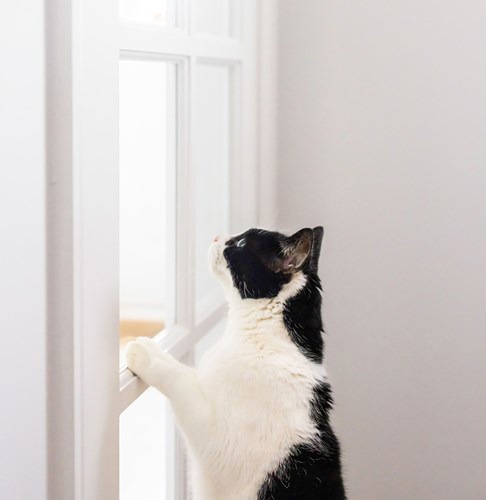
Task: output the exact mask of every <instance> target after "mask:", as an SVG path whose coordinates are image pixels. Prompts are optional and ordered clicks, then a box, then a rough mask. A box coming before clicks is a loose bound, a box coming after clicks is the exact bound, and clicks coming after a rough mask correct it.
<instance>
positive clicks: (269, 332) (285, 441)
mask: <svg viewBox="0 0 486 500" xmlns="http://www.w3.org/2000/svg"><path fill="white" fill-rule="evenodd" d="M323 233H324V231H323V228H322V227H316V228H314V229H310V228H305V229H301V230H300V231H298V232H296V233H295V234H293V235H292V236H285V235H283V234H281V233H277V232H272V231H266V230H262V229H249V230H248V231H246V232H244V233H242V234H239V235H237V236H232V237H226V238H222V237H216V238H215V239H214V241H213V243H212V244H211V246H210V249H209V265H210V269H211V271H212V273H213V274H214V276H215V277H216V278H217V279H218V280H219V281H220V283H221V284H222V285H223V289H224V291H225V295H226V297H227V300H228V303H229V311H228V323H227V329H226V332H225V334H224V335H223V337H222V338H221V339H220V340H219V342H217V343H216V345H215V346H213V347H212V348H211V349H209V350H208V351H207V352H206V354H205V355H204V356H203V359H202V361H201V363H200V366H199V367H198V369H197V370H196V369H194V368H190V367H187V366H185V365H183V364H181V363H179V362H178V361H177V360H175V359H174V358H173V357H172V356H170V355H169V354H167V353H165V352H163V351H162V349H161V348H160V347H158V345H157V344H156V343H155V342H154V341H153V340H151V339H148V338H139V339H138V340H136V341H134V342H131V343H130V344H129V345H128V347H127V351H126V359H127V363H128V366H129V368H130V369H131V370H132V371H133V372H134V373H135V374H137V375H138V376H139V377H140V378H142V380H144V381H145V382H146V383H147V384H149V385H151V386H154V387H156V388H157V389H159V390H160V391H161V392H162V393H163V394H165V395H166V396H167V397H168V398H169V400H170V402H171V404H172V407H173V410H174V413H175V415H176V419H177V423H178V425H179V427H180V429H181V430H182V433H183V434H184V436H185V438H186V441H187V444H188V449H189V455H190V458H191V460H190V462H191V472H192V474H191V477H192V483H193V495H194V499H195V500H318V499H319V500H344V499H346V492H345V488H344V484H343V478H342V472H341V459H340V445H339V442H338V440H337V438H336V436H335V434H334V432H333V430H332V428H331V426H330V422H329V414H330V410H331V408H332V397H331V389H330V385H329V381H328V378H327V375H326V371H325V368H324V366H323V347H324V346H323V336H322V333H323V327H322V320H321V284H320V279H319V277H318V275H317V268H318V259H319V254H320V249H321V242H322V237H323Z"/></svg>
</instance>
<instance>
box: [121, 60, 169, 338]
mask: <svg viewBox="0 0 486 500" xmlns="http://www.w3.org/2000/svg"><path fill="white" fill-rule="evenodd" d="M174 94H175V67H174V65H173V64H171V63H165V62H162V61H133V60H122V61H120V173H119V183H120V186H119V187H120V194H119V197H120V198H119V203H120V333H121V340H122V345H124V344H125V343H126V342H127V341H128V340H129V339H131V338H134V337H136V336H138V335H143V336H151V335H155V334H156V333H158V332H160V331H161V330H162V329H163V328H164V327H165V326H167V322H168V320H169V313H170V311H169V304H168V302H169V301H168V295H169V291H170V290H169V287H168V283H169V282H170V280H171V277H170V275H169V273H168V266H167V262H168V257H169V255H168V252H169V248H170V247H169V245H168V241H169V237H168V232H169V228H170V220H171V219H170V217H171V215H173V210H172V209H171V206H170V203H169V200H170V199H172V198H171V193H170V191H171V190H173V189H174V188H173V187H172V186H171V184H172V183H171V181H170V179H171V171H172V169H173V168H174V152H175V136H174V134H175V109H174V101H175V99H174ZM173 267H174V266H172V268H173Z"/></svg>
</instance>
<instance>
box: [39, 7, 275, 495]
mask: <svg viewBox="0 0 486 500" xmlns="http://www.w3.org/2000/svg"><path fill="white" fill-rule="evenodd" d="M195 1H197V0H186V1H184V2H179V3H178V6H179V7H178V9H177V13H176V18H177V19H178V20H179V27H178V28H163V29H162V28H156V27H151V26H145V25H141V24H136V23H128V22H122V23H120V22H119V19H118V2H117V1H115V0H47V1H46V25H47V29H46V60H47V86H46V88H47V94H46V105H47V110H48V113H47V115H48V119H47V160H48V169H47V183H46V189H47V226H48V227H47V230H48V242H47V245H48V247H47V248H48V290H47V292H48V294H47V295H48V311H49V320H48V331H49V335H48V345H47V352H48V364H49V373H48V407H49V426H48V437H49V449H48V485H49V492H48V493H49V494H48V497H49V498H50V499H51V500H58V499H59V500H65V499H67V498H72V499H75V500H100V499H103V500H112V499H113V500H116V499H118V484H119V478H118V439H119V436H118V419H119V415H120V413H121V411H123V409H124V408H126V407H127V406H128V405H129V404H130V403H131V402H133V401H134V400H135V399H136V398H137V397H138V396H139V395H140V394H141V393H142V392H143V391H144V390H145V389H146V387H145V386H144V384H143V383H142V382H141V381H140V380H139V379H138V378H136V377H134V376H133V375H132V374H131V373H130V372H129V371H128V370H127V369H123V370H122V371H121V373H119V357H118V346H119V333H118V261H117V255H118V234H117V233H118V198H117V185H118V184H117V182H116V180H117V171H118V156H117V155H118V142H117V141H118V137H117V134H118V126H117V125H118V63H119V57H120V51H125V52H127V53H128V52H131V53H133V52H137V53H144V54H151V56H150V57H158V58H159V57H162V58H164V59H167V60H172V61H175V62H176V64H177V66H178V80H177V90H178V100H179V102H178V116H179V119H178V130H177V133H178V169H177V176H178V179H177V183H178V185H179V188H178V189H179V191H178V196H177V238H176V239H177V245H178V261H177V262H178V263H177V269H176V273H179V275H180V274H181V273H184V272H189V273H191V272H192V271H193V263H194V259H193V255H192V250H191V249H192V248H193V235H192V233H191V229H190V228H191V227H192V226H191V222H192V221H193V220H194V213H195V210H196V208H197V207H195V206H194V204H193V203H192V202H191V200H192V194H191V189H192V186H191V169H192V160H191V143H192V142H191V141H192V135H193V134H194V130H192V127H191V124H192V123H193V120H192V118H191V113H192V112H193V102H194V101H193V100H194V90H193V89H194V82H193V80H191V79H192V78H194V74H195V71H194V70H195V64H196V63H197V61H199V60H206V61H211V62H213V63H215V64H226V65H228V66H231V67H232V96H233V98H232V102H231V109H232V127H231V130H232V138H231V161H232V164H233V167H232V170H231V172H232V177H231V181H230V182H231V187H230V193H231V204H230V205H231V206H230V207H229V209H230V213H231V221H230V226H231V229H232V230H235V231H236V230H242V229H244V228H246V227H249V226H253V225H256V224H257V223H258V222H267V221H271V220H273V219H274V216H275V214H276V210H275V195H274V180H275V176H274V173H273V172H274V170H275V154H274V151H275V147H276V136H275V132H274V128H275V116H276V110H275V107H274V97H272V95H273V94H272V93H273V91H274V90H275V72H276V68H275V65H274V51H273V50H272V47H273V46H274V44H275V33H274V31H273V30H272V26H274V23H275V9H276V4H275V0H263V1H261V2H258V1H257V0H235V5H237V8H236V9H235V13H234V19H233V21H232V24H231V25H232V30H233V35H234V36H233V37H232V38H218V37H215V36H210V35H203V34H199V33H195V30H194V25H193V24H192V25H191V23H190V22H188V20H189V19H192V17H191V16H190V12H191V11H193V6H194V2H195ZM237 19H238V20H241V24H239V23H236V22H235V20H237ZM262 33H264V35H263V36H261V37H260V36H259V34H262ZM259 48H260V49H264V52H263V53H262V54H260V57H258V49H259ZM147 57H149V56H147ZM267 103H268V104H267ZM262 162H264V164H263V163H262ZM259 188H260V190H259ZM176 295H177V296H176V304H177V311H176V314H177V323H176V325H175V326H174V327H173V328H172V329H169V330H168V331H167V332H165V333H164V334H163V335H160V336H159V337H158V340H159V342H160V344H161V345H162V347H163V348H164V349H166V350H167V351H169V352H170V353H171V354H173V355H174V356H175V357H177V358H178V359H181V360H183V361H185V362H188V363H190V362H191V361H192V359H193V356H194V345H195V343H196V342H197V341H198V340H199V339H201V338H202V337H203V336H204V335H205V334H206V333H207V332H208V331H209V330H210V329H211V328H212V327H213V326H215V325H216V324H217V323H218V322H219V321H220V320H221V318H222V317H223V315H224V311H225V305H224V304H223V303H221V302H215V303H214V304H212V306H211V307H210V308H209V309H208V312H207V314H206V315H205V316H204V317H203V318H201V320H200V321H198V322H196V321H195V318H194V314H193V311H194V297H193V293H192V291H191V290H187V289H181V288H180V287H178V289H177V292H176ZM171 439H173V442H176V446H175V453H176V455H175V457H174V461H173V465H174V467H175V470H174V474H173V475H174V477H175V481H174V482H173V484H171V485H170V489H169V490H168V496H167V498H170V499H171V500H172V499H177V500H182V499H185V498H187V489H186V484H187V483H186V474H185V467H184V463H183V460H182V453H180V446H181V445H180V443H179V441H180V440H179V438H178V437H177V436H176V435H175V434H174V436H172V438H171Z"/></svg>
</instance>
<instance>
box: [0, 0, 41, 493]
mask: <svg viewBox="0 0 486 500" xmlns="http://www.w3.org/2000/svg"><path fill="white" fill-rule="evenodd" d="M43 11H44V4H43V2H42V1H40V0H18V1H15V2H7V3H5V2H4V3H3V4H2V15H1V17H0V57H1V61H2V69H1V76H0V230H1V233H0V238H1V239H0V277H1V278H0V304H1V306H0V324H1V328H2V332H1V334H0V338H1V339H2V344H1V352H2V355H1V372H2V392H1V402H0V498H2V499H11V500H43V499H45V498H46V425H47V424H46V363H45V355H46V352H45V342H46V326H45V323H46V317H45V300H46V296H45V250H44V246H45V227H44V226H45V215H44V210H45V201H44V185H45V177H44V168H45V159H44V156H45V149H44V128H45V127H44V41H43V36H44V23H43V15H44V12H43Z"/></svg>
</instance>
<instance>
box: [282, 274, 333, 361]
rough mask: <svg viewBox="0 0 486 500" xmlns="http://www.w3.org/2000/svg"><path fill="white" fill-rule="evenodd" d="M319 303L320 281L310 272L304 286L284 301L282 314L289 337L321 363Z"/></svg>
mask: <svg viewBox="0 0 486 500" xmlns="http://www.w3.org/2000/svg"><path fill="white" fill-rule="evenodd" d="M321 303H322V298H321V282H320V279H319V277H318V276H317V274H314V273H311V274H308V275H307V284H306V285H305V286H304V288H302V290H300V291H299V293H298V294H297V295H296V296H295V297H291V298H290V299H289V300H288V301H287V302H286V304H285V308H284V314H283V316H284V323H285V326H286V327H287V330H288V332H289V335H290V338H291V339H292V340H293V342H294V343H295V344H296V345H297V347H298V348H299V349H300V350H301V352H302V353H303V354H304V355H305V356H307V357H308V358H309V359H310V360H312V361H315V362H316V363H322V359H323V356H324V342H323V340H322V333H323V326H322V319H321Z"/></svg>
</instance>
